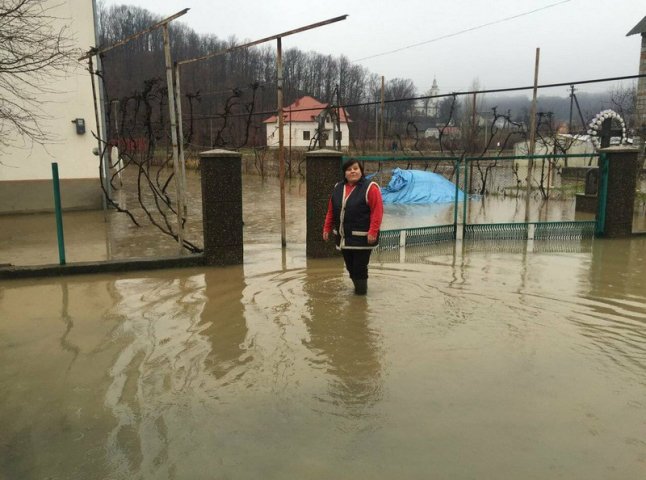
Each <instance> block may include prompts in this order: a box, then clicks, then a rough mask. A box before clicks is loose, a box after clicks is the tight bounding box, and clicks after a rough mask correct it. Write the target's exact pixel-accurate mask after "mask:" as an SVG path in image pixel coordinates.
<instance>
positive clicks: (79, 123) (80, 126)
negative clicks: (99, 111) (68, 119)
mask: <svg viewBox="0 0 646 480" xmlns="http://www.w3.org/2000/svg"><path fill="white" fill-rule="evenodd" d="M72 123H73V124H75V125H76V133H78V134H79V135H83V134H84V133H85V119H83V118H75V119H74V120H72Z"/></svg>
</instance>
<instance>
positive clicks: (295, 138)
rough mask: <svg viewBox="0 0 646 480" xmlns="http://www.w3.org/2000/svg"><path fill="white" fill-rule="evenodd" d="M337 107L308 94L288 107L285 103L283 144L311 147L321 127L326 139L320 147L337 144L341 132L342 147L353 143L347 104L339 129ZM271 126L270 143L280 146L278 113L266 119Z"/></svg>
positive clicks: (269, 132)
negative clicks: (334, 107)
mask: <svg viewBox="0 0 646 480" xmlns="http://www.w3.org/2000/svg"><path fill="white" fill-rule="evenodd" d="M336 111H337V110H336V109H331V108H328V104H327V103H321V102H319V101H318V100H316V99H315V98H312V97H309V96H305V97H301V98H299V99H298V100H296V101H295V102H294V103H292V104H291V105H289V106H287V107H283V144H284V146H285V147H288V148H289V147H294V148H309V147H312V146H314V145H315V136H316V135H317V132H318V131H319V130H320V131H321V133H322V138H323V140H324V143H317V145H318V146H319V147H321V146H327V147H328V148H334V147H335V146H336V144H337V137H338V136H339V133H340V139H341V148H348V147H349V146H350V130H349V128H348V122H349V118H348V114H347V113H346V111H345V109H344V108H340V109H339V117H340V118H339V120H340V121H339V124H340V132H338V131H337V127H336V122H335V118H334V116H335V114H336ZM263 123H264V124H265V125H266V127H267V146H268V147H274V148H275V147H278V116H277V115H272V116H271V117H269V118H268V119H266V120H265V121H264V122H263Z"/></svg>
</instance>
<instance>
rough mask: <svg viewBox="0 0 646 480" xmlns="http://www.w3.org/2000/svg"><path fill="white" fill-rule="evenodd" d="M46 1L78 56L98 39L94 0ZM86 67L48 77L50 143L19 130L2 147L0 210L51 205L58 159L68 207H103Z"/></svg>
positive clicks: (44, 103)
mask: <svg viewBox="0 0 646 480" xmlns="http://www.w3.org/2000/svg"><path fill="white" fill-rule="evenodd" d="M43 4H44V5H43V8H44V9H45V12H46V15H47V17H48V19H49V20H48V21H51V22H52V25H54V28H55V29H58V27H63V26H67V27H68V37H69V39H71V41H73V42H74V45H75V46H76V49H77V52H78V56H79V57H80V56H81V55H82V53H84V52H85V51H87V49H88V48H89V46H91V45H95V44H96V38H95V31H94V9H93V4H94V2H91V1H88V0H46V1H44V2H43ZM5 20H6V19H5ZM57 25H58V27H56V26H57ZM85 67H86V65H85V63H83V64H81V63H78V64H76V65H74V66H73V68H71V71H70V72H65V74H64V75H63V74H61V75H60V77H57V78H49V79H45V80H43V81H44V82H46V85H45V87H46V93H39V94H38V95H39V97H38V103H39V105H40V111H39V112H38V114H39V115H40V116H41V118H40V121H39V124H40V127H41V129H42V130H43V131H44V132H45V133H46V134H47V135H48V136H49V137H51V139H52V142H51V143H50V144H47V145H44V146H42V145H39V144H34V145H31V144H30V143H29V140H28V139H27V140H24V139H23V138H21V137H18V136H16V138H15V139H14V138H10V140H11V141H12V144H13V145H12V146H7V147H3V148H2V149H0V214H2V213H19V212H42V211H52V210H53V209H54V202H53V199H52V198H53V196H52V167H51V164H52V162H57V163H58V171H59V178H60V185H61V197H62V204H63V208H64V209H93V208H101V205H102V192H101V184H100V181H99V157H97V156H95V155H94V154H93V153H92V150H93V148H95V147H97V141H96V139H95V138H94V136H93V135H92V131H96V125H94V123H95V122H94V118H95V116H94V100H93V96H92V83H91V81H90V75H89V73H88V72H87V70H86V69H85ZM9 100H11V98H9ZM16 144H18V145H16Z"/></svg>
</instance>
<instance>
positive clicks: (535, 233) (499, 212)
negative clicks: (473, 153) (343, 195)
mask: <svg viewBox="0 0 646 480" xmlns="http://www.w3.org/2000/svg"><path fill="white" fill-rule="evenodd" d="M347 158H348V157H344V158H343V160H346V159H347ZM353 158H356V159H357V160H359V161H361V162H363V165H364V170H365V172H366V174H375V175H376V179H377V181H378V182H379V183H380V185H381V186H385V185H386V184H387V183H388V181H389V180H390V173H391V171H392V169H393V168H395V167H399V168H402V169H420V170H425V171H431V172H434V173H438V174H441V175H443V176H444V177H445V178H446V179H448V180H450V181H451V182H453V183H454V184H455V186H456V200H455V202H454V203H453V204H452V205H449V206H448V212H445V214H444V216H442V217H438V218H431V219H430V220H429V219H428V218H426V219H423V217H424V215H423V214H422V215H419V212H420V211H422V212H424V210H423V209H424V207H423V206H422V207H420V208H421V209H422V210H419V209H418V210H415V211H414V212H413V213H412V214H410V215H409V216H408V217H407V218H405V219H404V221H402V218H400V217H396V218H395V219H393V218H391V217H388V215H387V214H388V211H389V207H390V206H388V205H387V206H386V208H385V213H386V216H385V218H384V223H383V224H382V227H383V228H384V229H383V230H382V231H381V234H380V240H379V249H380V250H392V249H398V248H400V247H413V246H415V247H418V246H423V245H433V244H438V243H442V242H451V241H455V240H458V239H461V240H464V241H487V240H488V241H498V240H510V241H511V240H513V241H527V240H528V239H533V240H537V241H549V240H575V239H586V238H592V237H593V236H594V235H595V234H597V235H599V234H602V233H603V232H602V231H601V228H602V227H601V226H602V225H603V215H604V213H605V202H606V188H607V184H606V177H605V176H604V172H605V171H607V160H606V158H605V156H604V155H599V154H596V153H584V154H569V155H565V154H564V155H559V154H552V155H547V154H544V155H532V156H529V155H516V156H490V157H484V156H483V157H408V156H393V157H386V156H368V157H353ZM597 168H598V171H599V176H598V178H599V182H598V186H597V192H598V193H597V195H596V198H595V202H596V204H597V207H596V211H593V212H588V213H585V212H578V211H577V210H576V208H575V207H576V202H577V200H576V196H577V194H579V195H584V194H585V180H586V175H585V174H586V172H588V171H590V170H596V169H597ZM604 169H605V170H604ZM458 190H461V191H463V192H464V193H465V198H466V200H465V201H463V202H460V200H459V196H458V195H457V192H458ZM426 208H428V209H432V208H433V207H430V206H427V207H426ZM597 212H598V213H597ZM404 216H405V215H404ZM405 217H406V216H405ZM422 219H423V220H422ZM424 220H425V221H424ZM598 220H599V221H598ZM420 221H422V223H423V224H419V223H420Z"/></svg>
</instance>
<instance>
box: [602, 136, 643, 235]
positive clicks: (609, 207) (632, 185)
mask: <svg viewBox="0 0 646 480" xmlns="http://www.w3.org/2000/svg"><path fill="white" fill-rule="evenodd" d="M600 152H601V153H605V154H606V155H607V157H608V190H607V197H606V198H607V201H606V213H605V226H604V237H607V238H617V237H627V236H630V235H632V228H633V212H634V209H635V190H636V186H637V152H638V150H637V149H636V148H634V147H626V146H617V147H608V148H603V149H601V150H600ZM600 181H602V180H600Z"/></svg>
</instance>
